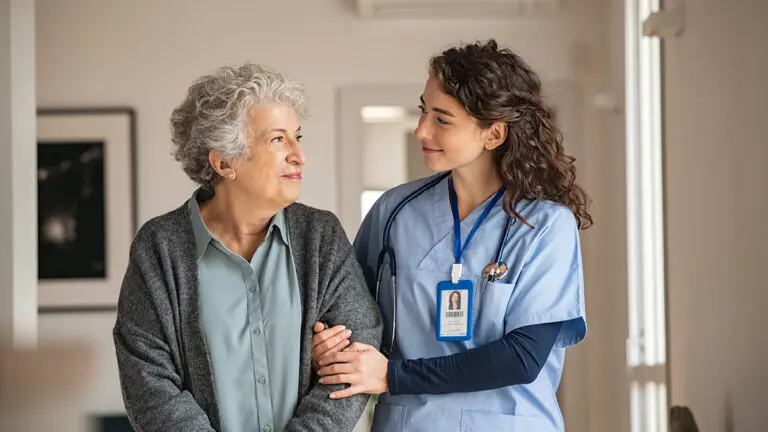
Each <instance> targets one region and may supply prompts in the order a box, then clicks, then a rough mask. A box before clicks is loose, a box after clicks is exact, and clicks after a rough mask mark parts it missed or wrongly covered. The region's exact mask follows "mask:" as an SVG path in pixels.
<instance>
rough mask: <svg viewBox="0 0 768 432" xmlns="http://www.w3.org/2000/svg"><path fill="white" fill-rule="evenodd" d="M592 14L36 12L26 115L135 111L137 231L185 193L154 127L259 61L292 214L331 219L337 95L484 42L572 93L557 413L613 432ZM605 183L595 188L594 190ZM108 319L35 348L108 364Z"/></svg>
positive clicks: (292, 9) (253, 7)
mask: <svg viewBox="0 0 768 432" xmlns="http://www.w3.org/2000/svg"><path fill="white" fill-rule="evenodd" d="M604 2H606V3H607V0H590V1H582V2H578V5H576V3H572V4H569V7H568V9H567V10H565V11H563V12H561V13H560V14H559V15H558V16H556V17H554V18H553V19H549V20H545V19H526V20H514V21H509V20H435V21H432V20H415V19H414V20H387V21H361V20H359V19H358V18H357V17H356V16H355V15H354V13H353V12H352V11H351V10H350V9H349V8H348V6H347V5H348V4H350V3H351V2H349V1H345V0H313V1H302V0H283V1H280V2H277V1H274V2H267V1H261V2H259V1H254V0H248V1H236V0H223V1H217V2H189V1H181V0H177V1H170V0H158V1H154V2H139V1H133V2H131V1H122V2H105V1H101V0H70V1H67V2H62V1H59V0H38V2H37V64H38V77H37V84H38V88H37V91H38V102H39V104H40V105H42V106H60V105H73V106H86V105H109V104H119V105H130V106H133V107H134V108H135V109H136V111H137V115H138V142H139V149H138V155H139V156H138V157H139V173H138V175H139V181H138V195H139V197H140V198H139V199H140V202H139V220H140V222H144V221H146V220H147V219H149V218H150V217H152V216H155V215H157V214H159V213H162V212H165V211H168V210H170V209H171V208H173V207H175V206H177V205H179V204H180V203H181V202H182V200H184V199H186V197H187V196H188V194H189V193H190V192H191V190H192V185H191V184H190V182H189V181H188V180H187V179H186V178H185V177H184V175H183V173H182V172H181V170H180V169H179V167H178V166H177V164H176V162H175V161H173V160H172V158H171V157H170V156H169V150H170V147H169V133H168V116H169V114H170V112H171V110H172V109H173V107H174V106H175V105H176V104H178V103H179V102H180V101H181V99H182V97H183V95H184V92H185V90H186V88H187V86H188V85H189V84H190V82H191V80H192V79H194V78H195V77H197V76H198V75H200V74H202V73H205V72H208V71H210V70H212V69H214V68H216V67H218V66H220V65H221V64H224V63H235V62H241V61H246V60H251V61H256V62H261V63H264V64H267V65H270V66H272V67H274V68H277V69H279V70H281V71H283V72H286V73H288V74H291V75H293V76H295V77H296V78H298V79H300V80H302V81H304V82H305V84H306V86H307V90H308V94H309V97H310V100H311V103H312V107H313V109H312V117H311V118H310V119H309V120H308V121H307V122H306V124H305V125H304V128H305V136H306V138H305V141H304V142H305V148H306V152H307V156H308V158H309V165H308V167H307V170H306V177H305V178H306V179H307V181H306V182H305V183H304V193H303V201H304V202H306V203H308V204H310V205H315V206H319V207H323V208H327V209H331V210H336V207H337V194H336V191H337V187H336V175H335V173H336V171H337V160H338V159H337V157H338V155H337V154H336V151H335V148H336V142H337V137H338V134H339V131H338V129H337V124H336V115H337V114H336V113H337V111H336V108H337V107H336V106H335V98H336V94H337V90H338V87H339V86H342V85H351V84H398V83H409V84H410V83H419V82H422V81H423V80H424V78H425V73H426V64H425V63H426V59H427V57H428V56H429V55H431V54H434V53H435V52H438V51H439V50H441V49H442V48H444V47H446V46H448V45H451V44H454V43H456V42H460V41H468V40H473V39H478V38H479V39H485V38H489V37H494V38H497V39H498V40H499V41H500V42H501V43H502V44H505V45H511V46H513V47H515V48H516V49H517V51H518V52H519V53H520V54H521V55H522V56H523V57H524V58H526V59H527V60H528V61H529V62H530V63H532V64H533V65H534V66H535V67H536V68H537V69H538V70H539V71H540V73H541V75H542V78H543V80H544V81H550V82H551V81H568V80H571V81H574V82H577V83H579V85H580V86H582V90H583V94H584V95H585V99H584V102H583V104H582V106H583V119H584V126H583V129H582V133H583V136H582V137H581V138H582V140H583V141H584V142H585V143H586V144H587V147H586V148H585V153H584V158H583V159H582V160H581V162H580V164H579V167H580V176H581V177H582V179H583V180H582V181H583V183H585V185H586V186H587V187H588V188H590V189H591V190H592V191H594V192H592V195H593V197H594V198H595V199H596V205H595V207H594V211H595V213H596V218H597V220H598V226H597V227H596V228H595V229H594V230H590V231H589V232H588V233H585V235H584V250H585V266H586V268H585V276H586V280H587V308H588V315H589V318H588V321H589V326H590V335H589V336H588V340H587V342H585V344H583V345H582V346H580V347H578V348H577V349H576V350H574V352H573V354H572V355H571V357H572V358H573V357H579V358H580V361H579V362H578V364H579V365H580V366H579V369H578V370H576V371H572V372H570V373H571V374H575V375H577V376H579V377H580V380H579V381H578V383H579V387H577V389H578V388H581V389H586V391H587V395H588V396H587V397H581V398H579V399H580V400H573V402H572V403H573V404H574V406H576V407H577V408H575V409H572V410H571V411H568V408H567V407H566V408H565V409H566V411H567V412H571V414H566V418H567V421H568V422H569V425H570V426H569V430H570V431H575V432H578V431H594V432H600V431H606V432H608V431H610V432H613V431H616V430H621V428H618V427H616V422H615V418H616V414H615V413H616V412H619V411H620V409H621V406H620V405H621V400H620V398H619V399H617V398H616V393H615V391H614V387H612V386H613V383H615V381H616V379H615V378H616V377H615V374H619V377H621V375H620V374H621V372H622V361H623V349H624V348H623V343H624V341H623V336H622V335H621V330H622V327H621V325H618V326H617V325H616V323H617V321H616V320H617V319H618V323H619V324H621V322H622V320H624V319H625V318H624V317H623V315H622V310H624V309H622V308H623V307H624V306H623V304H621V303H618V304H617V303H616V300H617V299H618V300H621V299H622V297H621V294H616V292H617V291H618V292H621V287H623V286H624V284H623V279H622V273H621V268H622V266H621V263H622V262H623V260H622V252H621V247H622V244H621V241H619V242H618V243H617V242H615V239H616V238H622V232H621V231H620V224H619V225H615V224H612V223H611V219H612V217H611V213H610V212H611V211H612V210H613V209H614V207H620V205H621V203H622V201H621V198H620V197H619V199H618V203H619V204H616V203H615V202H616V201H617V200H615V195H611V193H612V192H613V189H612V188H613V187H614V186H612V185H615V184H616V182H614V180H615V176H614V177H610V174H616V173H617V172H618V170H619V169H620V167H621V165H619V167H618V168H617V167H616V166H615V165H614V162H615V160H613V159H612V158H611V156H612V155H613V153H612V152H615V150H611V149H613V148H616V147H620V145H618V144H617V143H618V141H614V142H608V141H607V139H608V138H609V136H608V135H607V134H606V133H605V132H604V129H605V128H610V126H609V125H607V124H608V123H610V122H614V123H620V119H615V118H612V117H609V116H608V117H607V116H606V115H605V114H603V113H600V112H597V111H596V110H594V109H593V108H592V107H591V106H590V105H589V103H588V99H589V95H590V94H592V93H593V92H595V91H597V90H602V89H603V88H604V86H605V78H606V77H605V67H604V64H605V62H607V60H608V54H607V52H606V49H607V45H608V42H607V40H608V39H607V37H606V36H607V35H608V33H607V29H606V23H607V17H608V15H609V14H608V12H607V11H609V10H610V9H609V8H603V7H602V5H603V3H604ZM574 43H583V44H584V45H585V46H586V47H587V52H588V54H589V55H588V56H587V58H586V61H583V62H580V63H574V62H573V56H572V50H571V48H572V46H573V44H574ZM417 96H418V95H414V103H415V102H416V98H417ZM620 163H621V162H619V164H620ZM606 173H607V174H609V176H608V178H609V182H611V185H609V186H606V185H604V183H605V181H604V179H605V174H606ZM618 178H619V179H620V178H621V176H620V175H619V176H618ZM615 188H618V189H620V182H619V183H618V185H616V186H615ZM606 189H608V190H607V192H606ZM601 224H602V225H601ZM617 233H618V234H617ZM603 259H604V260H606V261H607V262H608V265H607V266H605V265H604V264H603V261H602V260H603ZM113 320H114V317H113V316H112V315H111V314H103V315H101V314H99V315H61V316H54V315H44V316H41V318H40V327H41V337H43V338H45V337H52V336H54V335H55V336H62V337H64V336H67V335H80V334H82V335H84V336H85V337H89V338H92V340H93V341H95V342H96V343H98V344H101V346H102V347H103V349H102V351H101V352H103V353H104V355H105V356H108V355H111V351H112V347H111V340H110V339H109V338H108V337H107V335H108V333H109V329H110V327H111V324H112V322H113ZM617 334H618V335H619V337H618V338H617V337H616V335H617ZM617 340H618V344H617V342H616V341H617ZM617 361H618V363H617ZM110 362H111V359H110V360H109V361H107V360H104V362H103V363H102V369H100V372H99V377H102V375H101V374H102V373H103V374H104V376H103V381H101V379H102V378H100V381H99V382H100V384H99V386H98V388H94V389H93V392H92V394H93V395H94V399H93V400H94V403H95V405H94V406H92V407H88V409H102V408H104V409H107V408H109V409H112V408H114V407H116V406H117V405H119V402H118V398H119V388H118V386H117V381H116V377H113V379H112V380H110V378H109V376H111V375H112V373H113V372H114V371H111V372H110V368H112V367H113V366H114V365H113V364H112V363H110ZM575 382H576V381H575ZM566 385H567V384H566ZM573 394H574V395H575V394H576V393H573ZM96 395H98V396H96ZM590 402H591V403H590ZM572 419H573V420H572Z"/></svg>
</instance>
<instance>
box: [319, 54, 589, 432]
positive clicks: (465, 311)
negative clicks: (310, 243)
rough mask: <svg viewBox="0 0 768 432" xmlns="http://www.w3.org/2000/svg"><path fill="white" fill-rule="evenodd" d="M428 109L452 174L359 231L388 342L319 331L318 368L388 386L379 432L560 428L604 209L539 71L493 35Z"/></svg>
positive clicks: (325, 378) (369, 388) (386, 199)
mask: <svg viewBox="0 0 768 432" xmlns="http://www.w3.org/2000/svg"><path fill="white" fill-rule="evenodd" d="M420 108H421V119H420V120H419V126H418V128H417V129H416V135H417V136H418V137H419V139H420V140H421V144H422V150H423V153H424V161H425V163H426V165H427V167H428V168H430V169H431V170H432V171H435V172H439V173H440V174H436V175H434V176H432V177H430V178H426V179H422V180H418V181H414V182H411V183H408V184H405V185H402V186H399V187H397V188H394V189H393V190H390V191H388V192H387V193H385V194H384V195H383V196H382V198H381V199H380V200H379V201H378V202H377V203H376V204H375V205H374V206H373V208H372V210H371V211H370V213H369V214H368V216H367V217H366V218H365V221H364V222H363V224H362V227H361V228H360V231H359V233H358V235H357V238H356V240H355V251H356V254H357V259H358V261H359V262H360V263H361V265H362V267H363V271H364V273H365V275H366V279H367V281H368V284H369V287H370V288H371V290H372V292H373V293H374V294H375V295H376V298H377V301H378V302H379V307H380V308H381V312H382V314H383V316H384V321H385V329H384V340H383V341H382V351H381V352H379V351H376V350H375V349H373V348H371V347H368V346H365V345H361V344H357V343H354V344H352V345H350V346H348V343H349V342H348V338H349V333H348V332H347V331H346V330H343V328H342V327H341V326H335V327H332V328H329V329H326V330H322V325H316V328H315V330H316V331H318V333H317V334H316V335H315V337H314V339H313V346H314V349H313V360H314V362H313V364H314V365H315V367H316V369H317V371H318V375H319V376H321V377H322V378H321V382H322V383H325V384H348V386H346V387H344V388H343V389H341V387H339V388H340V390H339V391H336V392H335V393H333V394H332V395H331V397H335V398H343V397H348V396H350V395H353V394H357V393H369V394H380V397H379V400H378V404H377V405H376V410H375V414H374V420H373V427H372V431H374V432H384V431H386V432H393V431H462V432H465V431H526V432H528V431H536V432H549V431H562V430H563V429H564V426H563V419H562V416H561V413H560V410H559V407H558V404H557V400H556V397H555V392H556V390H557V387H558V385H559V382H560V377H561V372H562V368H563V360H564V353H565V349H566V348H567V347H570V346H572V345H574V344H576V343H579V342H580V341H581V340H583V339H584V337H585V336H586V320H585V311H584V291H583V290H584V288H583V278H582V263H581V251H580V246H579V232H578V231H579V229H580V228H582V229H583V228H586V227H588V226H589V225H590V224H591V223H592V219H591V216H590V215H589V213H588V212H587V203H588V200H589V198H588V196H587V194H586V193H585V192H584V190H583V189H582V188H580V187H579V186H578V185H576V184H575V182H574V180H575V167H574V164H573V161H574V159H573V158H572V157H570V156H568V155H566V154H565V152H564V149H563V145H562V137H561V133H560V131H559V130H558V128H557V126H556V124H555V120H554V113H553V110H552V108H551V107H550V106H548V105H547V104H546V103H545V102H544V100H543V95H542V89H541V83H540V81H539V78H538V77H537V75H536V73H535V72H534V71H533V70H532V69H531V68H530V67H529V66H528V65H527V64H526V63H525V62H524V61H523V60H522V59H521V58H520V57H518V56H517V55H516V54H514V53H513V52H511V51H509V50H506V49H500V48H498V46H497V44H496V42H495V41H490V42H488V43H485V44H481V43H476V44H470V45H467V46H462V47H458V48H452V49H448V50H447V51H444V52H443V53H442V54H441V55H439V56H437V57H435V58H433V59H432V60H431V61H430V67H429V79H428V80H427V82H426V86H425V88H424V93H423V95H422V96H421V104H420ZM457 293H458V294H459V295H458V296H457V295H456V294H457ZM457 300H458V302H457ZM339 324H343V323H339ZM321 330H322V331H321Z"/></svg>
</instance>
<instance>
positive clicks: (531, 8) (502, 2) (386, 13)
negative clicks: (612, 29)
mask: <svg viewBox="0 0 768 432" xmlns="http://www.w3.org/2000/svg"><path fill="white" fill-rule="evenodd" d="M562 3H563V1H562V0H356V9H357V11H356V12H357V13H358V15H359V16H360V17H361V18H365V19H380V18H422V19H423V18H468V17H472V18H516V17H521V16H530V15H540V14H551V13H554V12H557V11H559V10H560V9H562Z"/></svg>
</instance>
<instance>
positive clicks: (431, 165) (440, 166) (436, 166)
mask: <svg viewBox="0 0 768 432" xmlns="http://www.w3.org/2000/svg"><path fill="white" fill-rule="evenodd" d="M424 166H426V167H427V169H428V170H430V171H432V172H435V173H438V172H445V171H448V170H451V169H453V168H454V167H453V166H451V165H450V164H448V163H446V162H445V160H436V158H435V159H433V158H430V157H425V158H424Z"/></svg>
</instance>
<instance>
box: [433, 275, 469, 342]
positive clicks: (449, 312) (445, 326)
mask: <svg viewBox="0 0 768 432" xmlns="http://www.w3.org/2000/svg"><path fill="white" fill-rule="evenodd" d="M474 291H475V290H474V286H473V285H472V281H470V280H466V279H461V280H459V281H458V282H457V283H455V284H454V283H453V282H452V281H442V282H440V283H438V284H437V340H439V341H465V340H469V339H472V300H473V298H474Z"/></svg>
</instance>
